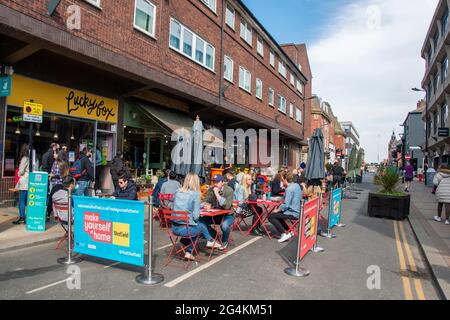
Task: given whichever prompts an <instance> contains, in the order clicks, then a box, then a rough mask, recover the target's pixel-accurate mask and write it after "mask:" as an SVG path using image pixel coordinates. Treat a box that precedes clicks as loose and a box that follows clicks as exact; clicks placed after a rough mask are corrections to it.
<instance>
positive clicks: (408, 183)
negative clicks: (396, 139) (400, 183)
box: [405, 161, 414, 192]
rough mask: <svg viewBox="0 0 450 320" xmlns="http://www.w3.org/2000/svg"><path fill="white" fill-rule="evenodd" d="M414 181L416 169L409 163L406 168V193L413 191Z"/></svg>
mask: <svg viewBox="0 0 450 320" xmlns="http://www.w3.org/2000/svg"><path fill="white" fill-rule="evenodd" d="M413 180H414V167H413V166H412V165H411V163H410V162H409V161H408V162H407V163H406V167H405V192H409V190H411V182H412V181H413Z"/></svg>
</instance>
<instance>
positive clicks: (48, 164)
mask: <svg viewBox="0 0 450 320" xmlns="http://www.w3.org/2000/svg"><path fill="white" fill-rule="evenodd" d="M58 150H59V145H58V144H57V143H52V144H51V145H50V149H48V150H47V152H46V153H44V154H43V155H42V169H43V170H44V171H45V172H47V173H48V174H50V173H51V172H52V166H53V162H54V161H55V159H54V157H53V155H54V154H55V152H58Z"/></svg>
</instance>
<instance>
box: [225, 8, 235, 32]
mask: <svg viewBox="0 0 450 320" xmlns="http://www.w3.org/2000/svg"><path fill="white" fill-rule="evenodd" d="M235 17H236V11H235V10H234V8H233V7H232V6H231V5H230V4H229V3H227V9H226V13H225V20H226V23H227V25H228V26H229V27H230V28H231V29H233V30H234V28H235V23H236V18H235Z"/></svg>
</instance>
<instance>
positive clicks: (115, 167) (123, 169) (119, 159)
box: [110, 151, 130, 190]
mask: <svg viewBox="0 0 450 320" xmlns="http://www.w3.org/2000/svg"><path fill="white" fill-rule="evenodd" d="M110 172H111V177H112V181H113V184H114V190H116V189H117V188H118V187H119V177H120V176H121V175H126V176H128V177H130V171H129V170H128V168H127V166H126V165H125V163H124V162H123V154H122V152H120V151H117V155H116V156H115V157H114V159H113V161H112V162H111V168H110Z"/></svg>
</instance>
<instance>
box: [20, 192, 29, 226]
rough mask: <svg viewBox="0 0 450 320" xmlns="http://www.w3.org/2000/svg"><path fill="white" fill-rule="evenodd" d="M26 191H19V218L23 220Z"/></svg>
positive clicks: (26, 197)
mask: <svg viewBox="0 0 450 320" xmlns="http://www.w3.org/2000/svg"><path fill="white" fill-rule="evenodd" d="M27 200H28V191H27V190H20V191H19V218H23V219H25V208H26V207H27Z"/></svg>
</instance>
